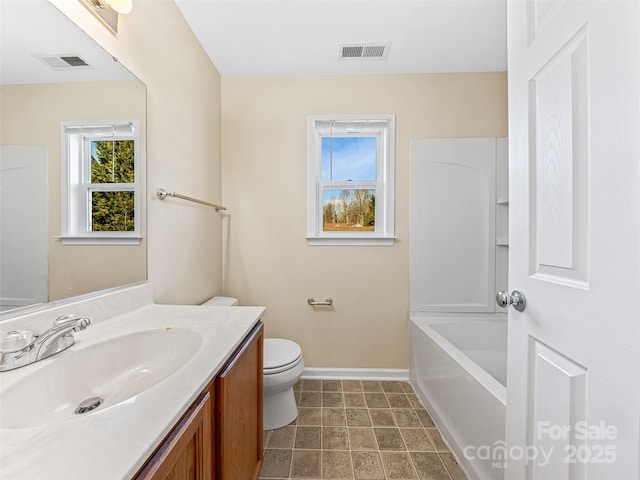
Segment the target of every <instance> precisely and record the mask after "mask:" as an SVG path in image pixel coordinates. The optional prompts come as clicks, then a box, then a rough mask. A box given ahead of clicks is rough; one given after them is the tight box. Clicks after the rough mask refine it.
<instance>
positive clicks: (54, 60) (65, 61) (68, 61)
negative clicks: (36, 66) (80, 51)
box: [34, 55, 90, 70]
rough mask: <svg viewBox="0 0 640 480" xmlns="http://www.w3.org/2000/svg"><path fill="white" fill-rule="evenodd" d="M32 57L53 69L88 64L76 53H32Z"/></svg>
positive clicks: (85, 65)
mask: <svg viewBox="0 0 640 480" xmlns="http://www.w3.org/2000/svg"><path fill="white" fill-rule="evenodd" d="M34 57H36V58H37V59H38V60H41V61H43V62H44V63H46V64H47V65H49V66H50V67H51V68H53V69H54V70H62V69H66V68H78V67H89V66H90V65H89V64H88V63H87V62H85V61H84V60H83V59H82V58H81V57H79V56H78V55H34Z"/></svg>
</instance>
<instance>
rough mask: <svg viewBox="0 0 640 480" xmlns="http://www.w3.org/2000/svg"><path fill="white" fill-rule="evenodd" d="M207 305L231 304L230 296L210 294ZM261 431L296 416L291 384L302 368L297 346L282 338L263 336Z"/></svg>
mask: <svg viewBox="0 0 640 480" xmlns="http://www.w3.org/2000/svg"><path fill="white" fill-rule="evenodd" d="M203 305H207V306H234V305H238V300H237V299H235V298H232V297H213V298H212V299H210V300H207V301H206V302H204V303H203ZM263 361H264V365H263V377H262V378H263V390H264V408H263V419H264V421H263V424H264V427H263V428H264V430H273V429H274V428H280V427H284V426H285V425H288V424H290V423H291V422H293V421H294V420H295V419H296V418H297V417H298V407H297V405H296V399H295V397H294V394H293V386H294V385H295V383H296V382H297V381H298V380H300V377H301V376H302V372H303V371H304V362H303V360H302V349H301V348H300V345H298V344H297V343H296V342H293V341H291V340H286V339H284V338H266V339H265V340H264V355H263Z"/></svg>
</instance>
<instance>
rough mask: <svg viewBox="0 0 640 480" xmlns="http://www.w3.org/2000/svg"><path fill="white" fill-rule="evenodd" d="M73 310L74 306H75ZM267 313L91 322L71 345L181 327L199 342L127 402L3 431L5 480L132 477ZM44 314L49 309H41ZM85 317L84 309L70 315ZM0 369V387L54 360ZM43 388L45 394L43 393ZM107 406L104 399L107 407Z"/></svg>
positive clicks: (142, 312) (182, 309) (199, 311)
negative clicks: (161, 377)
mask: <svg viewBox="0 0 640 480" xmlns="http://www.w3.org/2000/svg"><path fill="white" fill-rule="evenodd" d="M76 310H77V309H76ZM263 312H264V308H262V307H201V306H167V305H155V304H150V305H146V306H143V307H140V308H137V309H136V310H134V311H132V312H128V313H122V314H120V315H117V316H115V317H113V318H111V319H108V320H103V321H100V322H98V323H94V324H92V325H91V326H89V327H88V328H87V329H86V330H84V331H81V332H78V333H76V334H75V337H76V344H75V345H74V346H72V347H71V348H70V349H69V350H73V349H74V348H83V347H84V348H86V347H87V345H89V344H90V343H91V342H96V341H102V340H105V339H108V338H109V337H111V336H118V335H123V334H126V333H129V332H135V331H139V330H148V329H156V328H176V329H178V328H186V329H189V330H193V331H196V332H198V333H199V334H200V335H201V336H202V343H201V345H200V347H199V348H198V351H197V352H196V353H195V354H194V356H193V357H192V358H191V359H190V360H189V361H188V362H187V363H186V364H185V365H184V366H183V367H182V368H180V369H179V370H178V371H177V372H175V373H174V374H172V375H171V376H169V377H168V378H166V379H165V380H163V381H161V382H160V383H158V384H156V385H154V386H153V387H151V388H149V389H148V390H145V391H144V392H142V393H140V394H138V395H137V396H135V397H133V398H132V399H130V400H128V401H125V402H121V403H119V404H116V405H113V406H107V407H106V408H104V409H102V410H101V409H100V408H98V409H96V410H95V411H93V412H90V413H88V414H84V415H82V416H77V418H73V419H68V420H64V421H59V422H57V423H49V424H43V425H38V426H37V427H31V428H18V429H0V478H2V480H39V479H43V480H44V479H47V480H58V479H60V480H63V479H64V480H75V479H78V480H89V479H91V480H100V479H104V480H117V479H123V480H124V479H126V480H128V479H130V478H131V477H132V476H133V475H134V474H135V473H136V472H137V471H138V469H139V468H140V466H142V464H143V463H144V462H145V461H146V459H147V458H148V457H149V456H150V455H151V454H152V453H153V451H154V450H155V448H156V447H157V446H158V445H159V444H160V442H161V441H162V439H163V438H164V437H165V435H166V434H167V433H168V432H169V431H170V430H171V428H172V427H173V426H174V425H175V423H176V422H177V421H178V420H179V419H180V417H181V416H182V415H183V414H184V413H185V412H186V410H187V408H188V407H189V406H190V405H191V403H192V402H193V400H195V398H196V397H197V396H198V395H199V393H200V392H201V391H202V389H203V388H204V387H206V385H207V384H208V383H209V382H210V381H211V379H212V378H213V377H214V376H215V375H216V374H217V373H218V372H219V370H220V369H221V368H222V366H223V364H224V363H225V362H226V360H227V359H228V358H229V357H230V355H231V354H232V353H233V352H234V350H235V349H236V348H237V347H238V346H239V345H240V344H241V343H242V340H243V339H244V337H245V336H246V335H247V334H248V333H249V332H250V331H251V329H252V328H253V327H254V325H256V323H257V322H258V320H259V319H260V317H261V316H262V314H263ZM45 313H46V312H45ZM75 313H76V314H81V315H82V314H83V312H82V311H79V310H77V311H75ZM65 353H67V351H65V352H61V353H59V354H58V355H54V356H53V357H50V358H49V359H46V360H42V361H40V362H37V363H34V364H32V365H29V366H26V367H22V368H19V369H16V370H12V371H9V372H0V389H6V388H10V387H11V385H13V384H15V383H16V382H19V381H20V379H21V378H23V377H24V376H25V375H29V374H32V373H33V372H35V371H36V370H37V369H39V368H42V367H44V366H45V365H46V364H47V362H55V361H56V357H57V356H58V357H59V356H62V355H65ZM46 394H47V392H46V386H43V391H42V395H46ZM105 403H106V402H105Z"/></svg>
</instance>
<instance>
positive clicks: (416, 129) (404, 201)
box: [222, 73, 507, 368]
mask: <svg viewBox="0 0 640 480" xmlns="http://www.w3.org/2000/svg"><path fill="white" fill-rule="evenodd" d="M222 100H223V101H222V132H223V134H222V137H223V146H222V157H223V201H224V202H225V203H226V204H227V206H228V207H229V211H230V212H231V216H230V217H229V218H228V219H226V220H225V222H226V224H225V232H224V237H225V246H224V252H223V259H224V291H225V294H227V295H231V296H236V297H238V298H240V300H241V303H242V304H256V305H265V306H266V307H267V314H266V317H265V324H266V333H267V336H268V337H277V336H283V337H287V338H291V339H293V340H295V341H297V342H299V343H300V344H301V346H302V348H303V351H304V358H305V364H306V366H308V367H342V368H407V367H408V347H409V342H408V304H409V285H408V282H409V245H408V241H409V174H410V172H409V148H410V140H411V139H412V138H429V137H493V136H499V137H501V136H506V134H507V76H506V73H482V74H437V75H378V76H372V75H363V76H310V77H224V78H223V79H222ZM330 114H336V115H340V114H395V115H396V220H395V221H396V235H397V237H398V239H397V241H396V243H395V245H394V246H393V247H355V246H349V247H336V246H313V247H310V246H308V245H307V243H306V240H305V235H306V225H307V192H306V185H307V184H306V182H307V117H308V115H330ZM310 296H313V297H315V298H316V299H324V298H325V297H332V298H333V300H334V305H335V308H334V309H330V310H326V309H321V308H317V309H315V310H314V309H313V308H312V307H310V306H309V305H307V303H306V299H307V298H308V297H310Z"/></svg>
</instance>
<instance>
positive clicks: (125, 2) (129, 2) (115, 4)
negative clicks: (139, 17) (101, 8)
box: [98, 0, 133, 15]
mask: <svg viewBox="0 0 640 480" xmlns="http://www.w3.org/2000/svg"><path fill="white" fill-rule="evenodd" d="M98 1H100V0H98ZM102 3H106V4H107V5H109V6H110V7H111V8H113V9H114V10H115V11H116V12H118V13H122V14H123V15H126V14H127V13H129V12H131V9H132V8H133V0H102Z"/></svg>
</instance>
